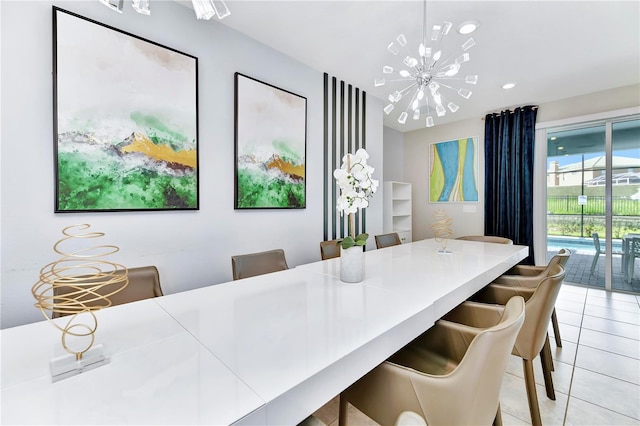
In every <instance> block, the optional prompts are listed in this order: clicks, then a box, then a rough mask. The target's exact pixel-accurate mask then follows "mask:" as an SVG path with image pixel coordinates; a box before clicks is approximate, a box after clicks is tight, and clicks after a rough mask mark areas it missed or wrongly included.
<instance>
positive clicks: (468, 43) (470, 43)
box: [462, 37, 476, 50]
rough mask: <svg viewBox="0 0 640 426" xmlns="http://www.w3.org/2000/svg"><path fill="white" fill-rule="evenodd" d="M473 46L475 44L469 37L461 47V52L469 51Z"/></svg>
mask: <svg viewBox="0 0 640 426" xmlns="http://www.w3.org/2000/svg"><path fill="white" fill-rule="evenodd" d="M475 45H476V42H475V40H474V39H473V37H471V38H469V40H467V41H465V42H464V44H463V45H462V50H469V49H471V48H472V47H473V46H475Z"/></svg>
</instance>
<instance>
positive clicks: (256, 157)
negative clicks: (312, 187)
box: [235, 73, 307, 209]
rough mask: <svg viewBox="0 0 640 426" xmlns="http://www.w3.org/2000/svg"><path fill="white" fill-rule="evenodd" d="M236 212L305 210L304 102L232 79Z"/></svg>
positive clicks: (279, 91) (264, 85) (239, 77)
mask: <svg viewBox="0 0 640 426" xmlns="http://www.w3.org/2000/svg"><path fill="white" fill-rule="evenodd" d="M235 141H236V145H235V154H236V164H235V208H236V209H302V208H305V206H306V180H305V170H306V162H305V161H306V160H305V156H306V143H307V98H305V97H302V96H299V95H296V94H294V93H291V92H288V91H286V90H283V89H280V88H277V87H275V86H272V85H270V84H267V83H263V82H261V81H258V80H256V79H254V78H251V77H247V76H246V75H243V74H240V73H236V74H235Z"/></svg>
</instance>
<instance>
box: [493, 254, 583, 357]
mask: <svg viewBox="0 0 640 426" xmlns="http://www.w3.org/2000/svg"><path fill="white" fill-rule="evenodd" d="M570 256H571V250H569V249H565V248H563V249H560V250H559V251H558V253H557V254H556V255H555V256H553V257H552V258H551V260H549V263H547V266H532V265H516V266H514V267H513V268H511V269H510V270H508V271H507V272H506V273H505V274H504V275H502V276H500V277H498V278H496V280H495V281H494V282H495V283H499V284H504V285H511V286H520V287H530V288H535V287H537V286H538V284H540V281H542V280H543V279H544V278H545V277H546V276H547V275H549V270H550V269H551V268H552V267H553V266H554V265H561V266H562V267H565V265H566V264H567V262H568V261H569V257H570ZM551 325H552V326H553V336H554V338H555V341H556V346H557V347H559V348H561V347H562V339H561V338H560V327H559V326H558V317H557V316H556V308H555V307H554V308H553V312H552V313H551Z"/></svg>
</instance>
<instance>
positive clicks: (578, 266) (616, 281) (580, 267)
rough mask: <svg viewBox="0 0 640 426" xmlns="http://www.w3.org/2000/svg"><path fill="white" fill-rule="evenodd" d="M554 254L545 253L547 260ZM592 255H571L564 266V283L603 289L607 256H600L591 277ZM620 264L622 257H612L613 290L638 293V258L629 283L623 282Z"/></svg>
mask: <svg viewBox="0 0 640 426" xmlns="http://www.w3.org/2000/svg"><path fill="white" fill-rule="evenodd" d="M555 254H556V252H555V251H549V252H547V259H551V258H552V257H553V256H554V255H555ZM594 254H595V252H594ZM594 254H590V253H584V252H579V253H576V252H574V253H572V254H571V257H570V258H569V261H568V262H567V264H566V266H565V269H566V274H565V278H564V282H566V283H572V284H578V285H586V286H592V287H601V288H604V271H605V264H606V261H607V256H606V255H602V254H601V255H600V258H599V259H598V264H597V265H596V269H595V271H594V273H593V275H591V264H592V262H593V256H594ZM621 263H622V256H619V255H614V256H613V282H612V287H613V290H620V291H629V292H634V293H640V258H636V259H635V266H634V275H633V278H632V280H631V283H628V282H626V281H625V280H624V278H623V276H622V269H621Z"/></svg>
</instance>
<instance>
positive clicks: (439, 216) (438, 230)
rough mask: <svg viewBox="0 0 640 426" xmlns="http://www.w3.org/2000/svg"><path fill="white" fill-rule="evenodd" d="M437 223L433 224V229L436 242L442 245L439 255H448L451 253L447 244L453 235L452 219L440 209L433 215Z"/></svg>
mask: <svg viewBox="0 0 640 426" xmlns="http://www.w3.org/2000/svg"><path fill="white" fill-rule="evenodd" d="M433 217H434V219H435V222H433V223H432V224H431V229H432V230H433V234H434V236H435V240H436V241H437V242H438V243H440V248H439V249H438V253H442V254H448V253H451V252H450V251H449V250H447V243H448V242H449V239H450V238H451V236H452V235H453V233H452V232H451V218H450V217H449V216H448V215H447V212H445V211H444V210H443V209H438V210H436V211H435V212H434V213H433Z"/></svg>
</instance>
